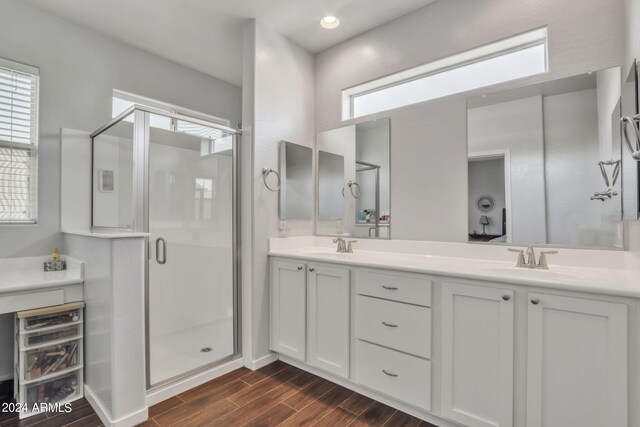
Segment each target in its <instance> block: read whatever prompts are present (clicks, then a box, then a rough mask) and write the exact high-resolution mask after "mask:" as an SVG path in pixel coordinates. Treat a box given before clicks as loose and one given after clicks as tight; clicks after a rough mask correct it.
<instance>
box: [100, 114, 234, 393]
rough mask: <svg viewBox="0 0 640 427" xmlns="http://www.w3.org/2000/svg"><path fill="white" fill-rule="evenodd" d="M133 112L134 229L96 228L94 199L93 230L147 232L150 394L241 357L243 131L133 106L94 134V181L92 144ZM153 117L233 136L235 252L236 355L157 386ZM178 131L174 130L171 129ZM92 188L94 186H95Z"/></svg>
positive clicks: (145, 260) (145, 297) (145, 283)
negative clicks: (152, 292) (152, 301)
mask: <svg viewBox="0 0 640 427" xmlns="http://www.w3.org/2000/svg"><path fill="white" fill-rule="evenodd" d="M132 113H133V168H134V180H133V185H134V187H133V190H134V204H133V211H134V212H133V216H134V218H133V227H132V230H130V229H114V230H107V229H105V228H103V227H94V226H93V196H92V201H91V218H92V219H91V224H92V229H93V228H96V229H97V230H98V231H119V232H122V233H127V232H133V233H144V234H146V236H145V245H144V248H145V249H144V304H145V374H146V378H145V382H146V390H147V393H148V392H149V391H153V390H157V389H161V388H163V387H165V386H168V385H171V384H172V383H174V382H176V381H179V380H181V379H185V378H189V377H191V376H193V375H194V374H197V373H199V372H203V371H206V370H209V369H211V368H212V367H215V366H218V365H221V364H223V363H225V362H228V361H231V360H235V359H237V358H239V357H241V355H242V347H241V346H242V340H241V336H240V331H241V330H242V328H241V323H240V322H241V321H242V319H241V313H240V310H241V307H240V274H241V261H242V260H241V255H240V229H241V228H240V225H241V224H240V220H241V215H240V200H241V198H240V176H241V154H240V153H241V150H240V144H241V141H242V132H241V131H239V130H236V129H233V128H230V127H227V126H224V125H220V124H217V123H214V122H209V121H207V120H203V119H200V118H196V117H191V116H188V115H185V114H180V113H174V112H169V111H165V110H161V109H157V108H153V107H148V106H145V105H139V104H134V105H132V106H131V107H129V108H127V109H126V110H125V111H123V112H122V113H120V114H118V115H117V116H116V117H114V118H113V119H112V120H110V121H109V122H107V123H106V124H104V125H103V126H101V127H100V128H98V129H97V130H96V131H95V132H93V133H92V134H91V141H92V144H91V147H92V148H91V150H92V153H91V162H92V165H91V176H92V180H93V175H94V173H93V172H94V170H93V144H94V139H95V137H96V136H98V135H100V134H102V133H103V132H105V131H106V130H108V129H110V128H111V127H113V126H115V125H116V124H118V123H120V122H121V121H122V120H124V119H125V118H127V117H129V116H130V115H131V114H132ZM151 114H154V115H159V116H163V117H167V118H169V119H171V120H172V121H175V120H182V121H185V122H189V123H193V124H197V125H201V126H206V127H210V128H214V129H218V130H221V131H223V132H226V133H228V134H230V135H231V136H232V137H233V144H232V163H233V178H232V190H231V191H232V214H231V215H232V241H233V243H232V251H233V257H232V259H233V267H232V269H233V283H232V286H233V354H232V355H230V356H228V357H225V358H223V359H221V360H217V361H215V362H212V363H210V364H206V365H203V366H200V367H198V368H195V369H192V370H190V371H187V372H184V373H182V374H180V375H177V376H175V377H172V378H169V379H167V380H163V381H161V382H159V383H157V384H153V386H152V385H151V351H150V347H151V339H150V334H149V332H150V331H149V308H150V307H149V259H150V256H151V250H150V241H149V147H150V140H149V138H150V132H149V129H150V123H149V116H150V115H151ZM170 131H175V130H170ZM92 188H93V183H92Z"/></svg>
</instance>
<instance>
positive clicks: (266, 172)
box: [262, 167, 282, 191]
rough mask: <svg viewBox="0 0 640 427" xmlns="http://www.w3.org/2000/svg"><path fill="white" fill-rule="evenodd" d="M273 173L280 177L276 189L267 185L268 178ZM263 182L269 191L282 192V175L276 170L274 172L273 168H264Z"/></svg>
mask: <svg viewBox="0 0 640 427" xmlns="http://www.w3.org/2000/svg"><path fill="white" fill-rule="evenodd" d="M272 172H273V173H275V174H276V176H277V177H278V185H277V186H276V188H271V187H269V184H267V177H268V176H269V174H270V173H272ZM262 181H263V182H264V186H265V187H267V190H269V191H278V190H280V186H281V184H282V181H281V180H280V174H279V173H278V172H277V171H275V170H273V169H271V168H267V167H264V168H262Z"/></svg>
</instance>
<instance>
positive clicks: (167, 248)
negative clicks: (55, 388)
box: [91, 105, 240, 389]
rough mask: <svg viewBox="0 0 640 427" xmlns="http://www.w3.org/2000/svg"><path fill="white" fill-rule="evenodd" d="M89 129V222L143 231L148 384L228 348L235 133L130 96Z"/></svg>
mask: <svg viewBox="0 0 640 427" xmlns="http://www.w3.org/2000/svg"><path fill="white" fill-rule="evenodd" d="M91 136H92V150H93V154H92V158H93V165H92V169H93V183H92V186H93V192H92V194H93V197H92V229H93V230H94V231H96V232H98V231H100V232H113V231H117V232H133V233H135V232H139V233H148V237H146V238H147V239H148V242H147V243H148V244H147V245H146V253H145V269H146V271H145V273H146V274H145V282H146V283H145V294H146V295H145V296H146V298H145V299H146V340H147V343H146V362H147V363H146V365H147V388H148V389H152V388H156V387H158V386H162V385H165V384H168V383H171V382H173V381H175V380H176V379H180V378H184V377H187V376H189V375H192V374H193V373H196V372H199V371H202V370H205V369H209V368H211V367H213V366H215V365H217V364H219V363H223V362H224V361H226V360H230V359H232V358H234V357H236V356H237V355H239V353H240V349H239V342H240V341H239V331H238V304H239V303H238V272H239V258H238V255H237V251H238V230H239V224H238V218H239V208H238V191H237V186H238V182H239V181H238V177H239V158H238V151H239V150H238V147H237V145H238V139H239V132H238V131H236V130H234V129H231V128H228V127H226V126H221V125H219V124H216V123H213V122H209V121H207V120H202V119H199V118H195V117H190V116H185V115H182V114H174V113H170V112H167V111H163V110H158V109H154V108H150V107H145V106H140V105H134V106H132V107H131V108H129V109H128V110H126V111H124V112H123V113H122V114H120V115H119V116H117V117H116V118H114V119H113V120H112V121H110V122H109V123H107V124H106V125H105V126H103V127H101V128H100V129H99V130H97V131H96V132H94V133H93V134H92V135H91Z"/></svg>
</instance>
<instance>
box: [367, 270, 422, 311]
mask: <svg viewBox="0 0 640 427" xmlns="http://www.w3.org/2000/svg"><path fill="white" fill-rule="evenodd" d="M355 277H356V286H355V287H356V293H357V294H360V295H369V296H372V297H378V298H385V299H390V300H393V301H400V302H407V303H410V304H417V305H424V306H427V307H430V306H431V285H432V281H431V280H429V279H422V278H419V277H415V276H406V275H400V274H384V273H377V272H376V273H372V272H369V271H357V270H356V272H355Z"/></svg>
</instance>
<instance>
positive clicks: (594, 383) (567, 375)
mask: <svg viewBox="0 0 640 427" xmlns="http://www.w3.org/2000/svg"><path fill="white" fill-rule="evenodd" d="M527 305H528V307H527V323H528V326H527V328H528V332H527V427H547V426H550V427H553V426H580V427H602V426H612V427H613V426H620V427H623V426H627V425H628V422H627V401H628V399H627V369H628V368H627V366H628V365H627V306H626V305H624V304H617V303H610V302H606V301H596V300H588V299H581V298H573V297H571V298H570V297H564V296H556V295H546V294H538V293H529V294H528V301H527Z"/></svg>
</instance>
